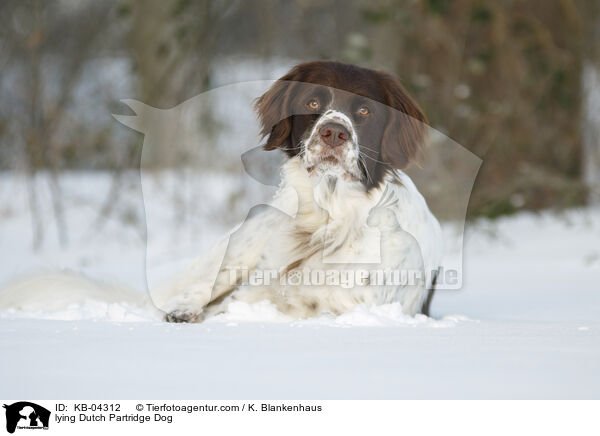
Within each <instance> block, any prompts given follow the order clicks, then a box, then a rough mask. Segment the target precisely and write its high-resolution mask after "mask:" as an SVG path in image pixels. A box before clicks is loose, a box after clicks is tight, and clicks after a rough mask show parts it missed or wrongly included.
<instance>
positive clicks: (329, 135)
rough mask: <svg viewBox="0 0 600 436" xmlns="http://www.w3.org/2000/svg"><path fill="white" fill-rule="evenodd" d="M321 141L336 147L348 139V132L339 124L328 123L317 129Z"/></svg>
mask: <svg viewBox="0 0 600 436" xmlns="http://www.w3.org/2000/svg"><path fill="white" fill-rule="evenodd" d="M319 134H320V135H321V139H322V140H323V142H324V143H325V144H327V145H329V146H330V147H338V146H340V145H342V144H343V143H344V142H346V141H347V140H348V138H349V137H350V134H349V133H348V130H346V128H345V127H344V126H342V125H341V124H335V123H328V124H325V125H324V126H323V127H321V128H320V129H319Z"/></svg>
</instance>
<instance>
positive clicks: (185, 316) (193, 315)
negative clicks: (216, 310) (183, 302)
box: [165, 310, 204, 323]
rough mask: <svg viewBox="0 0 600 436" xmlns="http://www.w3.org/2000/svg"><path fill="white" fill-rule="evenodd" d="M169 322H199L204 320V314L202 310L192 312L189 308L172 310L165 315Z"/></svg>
mask: <svg viewBox="0 0 600 436" xmlns="http://www.w3.org/2000/svg"><path fill="white" fill-rule="evenodd" d="M165 321H167V322H190V323H197V322H202V321H204V315H203V314H202V313H201V312H200V313H199V312H190V311H187V310H172V311H171V312H168V313H167V314H166V315H165Z"/></svg>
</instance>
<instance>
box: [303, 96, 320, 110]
mask: <svg viewBox="0 0 600 436" xmlns="http://www.w3.org/2000/svg"><path fill="white" fill-rule="evenodd" d="M306 105H307V106H308V107H309V109H312V110H317V109H319V107H321V105H320V104H319V101H318V100H317V99H316V98H313V99H311V100H309V101H308V103H306Z"/></svg>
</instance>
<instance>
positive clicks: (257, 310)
mask: <svg viewBox="0 0 600 436" xmlns="http://www.w3.org/2000/svg"><path fill="white" fill-rule="evenodd" d="M462 321H469V319H468V318H467V317H464V316H461V315H450V316H445V317H444V318H442V319H440V320H436V319H433V318H430V317H428V316H425V315H416V316H414V317H412V316H409V315H406V314H405V313H403V312H402V306H401V305H400V303H391V304H384V305H381V306H373V307H366V306H364V305H359V306H357V307H356V308H355V309H354V310H352V311H351V312H347V313H343V314H341V315H339V316H335V315H333V314H330V313H325V314H321V315H319V316H318V317H315V318H309V319H303V320H294V319H293V318H291V317H289V316H287V315H285V314H283V313H281V312H279V311H278V310H277V308H276V307H275V305H274V304H272V303H271V302H269V301H267V300H265V301H261V302H259V303H254V304H248V303H244V302H240V301H236V302H232V303H231V304H229V310H228V311H227V313H223V314H220V315H216V316H214V317H212V318H209V319H207V320H206V323H218V324H222V323H225V324H227V325H229V326H234V325H237V323H240V322H241V323H244V322H261V323H291V325H292V326H295V327H303V326H327V327H352V326H360V327H395V326H426V327H434V328H446V327H453V326H455V325H456V324H457V323H459V322H462Z"/></svg>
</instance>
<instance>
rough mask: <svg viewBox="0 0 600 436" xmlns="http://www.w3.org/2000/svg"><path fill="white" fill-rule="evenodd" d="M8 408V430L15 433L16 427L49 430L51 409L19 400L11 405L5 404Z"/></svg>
mask: <svg viewBox="0 0 600 436" xmlns="http://www.w3.org/2000/svg"><path fill="white" fill-rule="evenodd" d="M2 407H4V408H5V409H6V431H7V432H9V433H14V432H15V429H17V428H18V429H30V430H32V429H38V430H39V429H43V430H48V422H49V421H50V411H49V410H48V409H45V408H44V407H42V406H38V405H37V404H35V403H30V402H29V401H19V402H17V403H13V404H10V405H7V404H4V405H3V406H2Z"/></svg>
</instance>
